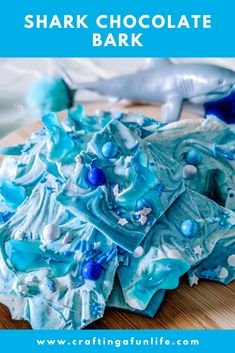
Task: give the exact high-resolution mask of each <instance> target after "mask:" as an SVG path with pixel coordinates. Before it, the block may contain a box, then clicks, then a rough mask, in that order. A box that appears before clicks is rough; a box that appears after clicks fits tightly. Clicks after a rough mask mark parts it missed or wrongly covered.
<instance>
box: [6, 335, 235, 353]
mask: <svg viewBox="0 0 235 353" xmlns="http://www.w3.org/2000/svg"><path fill="white" fill-rule="evenodd" d="M0 340H1V352H3V353H5V352H8V353H13V352H14V353H15V352H17V351H20V352H24V353H32V352H41V353H47V352H50V353H53V352H63V353H67V352H71V353H72V352H82V353H86V352H87V353H90V352H92V353H94V352H102V353H106V352H107V353H115V352H119V353H132V352H134V353H136V352H140V353H145V352H146V353H153V352H154V353H156V352H162V353H164V352H169V353H184V352H186V353H205V352H213V353H221V352H229V351H230V350H231V349H232V347H233V346H234V331H232V330H231V331H227V330H223V331H222V330H218V331H215V330H177V331H176V330H116V331H115V332H114V331H112V330H95V331H94V330H82V331H20V330H18V331H11V330H8V331H0Z"/></svg>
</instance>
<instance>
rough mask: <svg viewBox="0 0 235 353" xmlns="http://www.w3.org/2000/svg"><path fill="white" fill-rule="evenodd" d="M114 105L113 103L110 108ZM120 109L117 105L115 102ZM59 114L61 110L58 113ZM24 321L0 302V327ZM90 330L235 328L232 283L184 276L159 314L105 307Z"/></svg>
mask: <svg viewBox="0 0 235 353" xmlns="http://www.w3.org/2000/svg"><path fill="white" fill-rule="evenodd" d="M113 106H114V105H113V104H112V107H113ZM115 107H116V108H119V109H120V106H118V105H116V106H115ZM98 108H99V109H106V110H109V109H110V108H111V106H110V105H109V104H101V103H99V104H98V103H97V104H89V105H86V107H85V109H86V112H87V113H88V114H92V113H93V111H94V109H98ZM121 109H122V110H131V111H134V112H136V113H141V114H144V115H146V116H150V117H153V118H155V119H159V117H160V111H159V108H158V107H155V106H144V105H139V106H128V107H125V109H123V107H121ZM60 115H61V117H63V116H64V113H61V114H60ZM182 118H195V116H194V115H193V114H190V113H183V115H182ZM40 126H41V124H40V122H38V121H35V122H33V123H31V124H29V125H28V126H25V127H23V128H21V129H20V130H16V131H15V132H13V133H12V134H10V135H8V136H7V137H5V138H3V139H2V140H0V145H1V146H5V145H13V144H18V143H23V142H24V141H25V140H26V139H27V138H28V137H29V136H30V134H31V133H32V132H33V131H35V130H38V129H40ZM0 270H1V269H0ZM29 328H30V325H29V324H28V323H27V322H26V321H15V320H12V319H11V316H10V313H9V310H8V309H7V308H6V307H5V306H3V305H0V329H29ZM88 328H91V329H95V328H96V329H97V328H98V329H235V282H234V283H232V284H230V285H228V286H224V285H222V284H218V283H213V282H211V281H201V282H200V283H199V285H197V286H194V287H193V288H190V287H189V285H188V283H187V279H186V278H183V279H182V281H181V284H180V286H179V287H178V288H177V289H176V290H174V291H168V292H167V294H166V297H165V300H164V302H163V305H162V306H161V308H160V310H159V312H158V314H157V315H156V317H155V318H154V319H150V318H145V317H143V316H140V315H136V314H131V313H128V312H124V311H119V310H107V311H106V313H105V316H104V318H103V319H100V320H98V321H97V322H95V323H93V324H92V325H90V326H89V327H88Z"/></svg>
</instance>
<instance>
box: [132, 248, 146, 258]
mask: <svg viewBox="0 0 235 353" xmlns="http://www.w3.org/2000/svg"><path fill="white" fill-rule="evenodd" d="M143 254H144V249H143V248H142V246H137V248H136V249H135V250H134V252H133V256H134V257H141V256H142V255H143Z"/></svg>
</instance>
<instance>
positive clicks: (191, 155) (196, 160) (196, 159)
mask: <svg viewBox="0 0 235 353" xmlns="http://www.w3.org/2000/svg"><path fill="white" fill-rule="evenodd" d="M185 159H186V161H187V163H188V164H192V165H198V164H200V163H201V160H202V156H201V153H200V152H199V151H197V150H191V151H189V152H188V153H187V154H186V158H185Z"/></svg>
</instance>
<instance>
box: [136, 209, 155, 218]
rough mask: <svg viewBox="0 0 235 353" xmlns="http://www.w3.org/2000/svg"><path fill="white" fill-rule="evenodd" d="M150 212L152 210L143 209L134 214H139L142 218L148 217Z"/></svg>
mask: <svg viewBox="0 0 235 353" xmlns="http://www.w3.org/2000/svg"><path fill="white" fill-rule="evenodd" d="M151 212H152V208H150V207H144V208H143V209H142V210H140V211H138V212H136V214H140V215H143V216H148V215H149V214H150V213H151Z"/></svg>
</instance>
